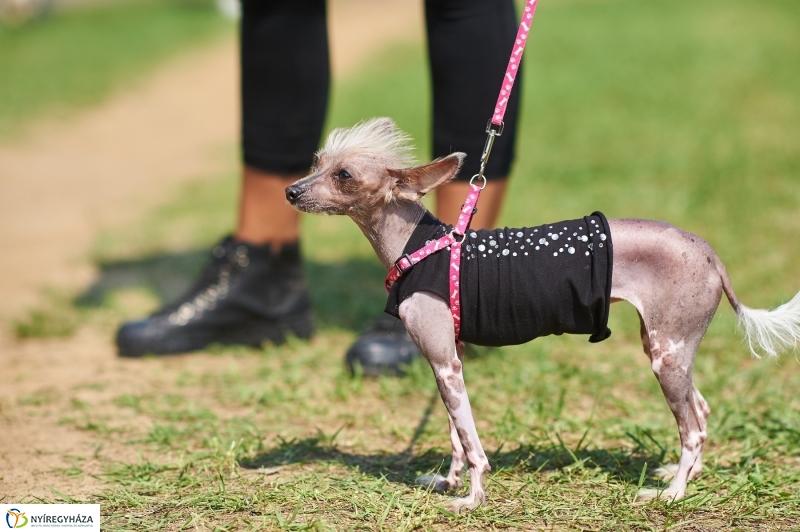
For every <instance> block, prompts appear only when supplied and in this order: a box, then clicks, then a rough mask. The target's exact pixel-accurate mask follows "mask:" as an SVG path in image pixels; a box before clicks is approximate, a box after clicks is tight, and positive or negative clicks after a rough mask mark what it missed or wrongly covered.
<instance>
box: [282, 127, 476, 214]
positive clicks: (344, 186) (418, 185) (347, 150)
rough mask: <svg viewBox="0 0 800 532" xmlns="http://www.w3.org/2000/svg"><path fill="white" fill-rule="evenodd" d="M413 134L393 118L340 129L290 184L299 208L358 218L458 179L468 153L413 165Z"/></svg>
mask: <svg viewBox="0 0 800 532" xmlns="http://www.w3.org/2000/svg"><path fill="white" fill-rule="evenodd" d="M412 151H413V148H412V147H411V144H410V139H409V137H408V135H406V134H405V133H403V132H402V131H400V130H399V129H397V126H396V125H395V123H394V122H393V121H392V120H391V119H389V118H374V119H372V120H367V121H365V122H361V123H360V124H357V125H355V126H353V127H352V128H349V129H341V128H340V129H335V130H334V131H332V132H331V134H330V135H329V136H328V139H327V140H326V141H325V146H324V147H323V148H322V149H321V150H320V151H319V152H317V154H316V157H315V161H314V165H313V167H312V168H311V173H310V174H309V175H308V176H306V177H304V178H302V179H300V180H299V181H297V182H296V183H294V184H293V185H291V186H289V187H287V188H286V199H287V200H288V201H289V203H291V204H292V205H293V206H294V207H295V208H296V209H298V210H301V211H304V212H310V213H320V214H346V215H348V216H351V217H353V218H358V217H360V216H361V215H363V214H366V213H367V212H369V211H372V210H374V209H376V208H381V207H382V206H383V205H386V204H387V203H391V202H398V201H418V200H419V199H420V198H421V197H422V196H424V195H425V194H426V193H427V192H430V191H431V190H433V189H434V188H436V187H437V186H439V185H441V184H442V183H445V182H447V181H449V180H450V179H452V178H453V177H454V176H455V175H456V174H457V173H458V170H459V168H460V167H461V163H462V161H463V160H464V157H465V155H464V154H463V153H453V154H451V155H448V156H447V157H443V158H441V159H437V160H436V161H433V162H432V163H429V164H426V165H423V166H412V164H413V157H412Z"/></svg>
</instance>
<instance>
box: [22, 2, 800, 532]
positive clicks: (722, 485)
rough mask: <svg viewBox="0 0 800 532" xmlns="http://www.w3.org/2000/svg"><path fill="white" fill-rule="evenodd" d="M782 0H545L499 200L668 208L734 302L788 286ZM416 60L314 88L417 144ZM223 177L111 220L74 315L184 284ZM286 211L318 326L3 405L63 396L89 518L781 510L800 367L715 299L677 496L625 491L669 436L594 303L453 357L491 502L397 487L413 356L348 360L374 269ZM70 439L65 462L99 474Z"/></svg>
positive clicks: (437, 526)
mask: <svg viewBox="0 0 800 532" xmlns="http://www.w3.org/2000/svg"><path fill="white" fill-rule="evenodd" d="M798 22H800V5H799V4H797V3H796V2H792V1H789V0H764V1H762V2H759V3H751V2H750V3H748V2H744V1H740V0H734V1H728V2H721V1H717V0H709V1H706V2H702V3H699V2H689V1H683V0H679V1H676V2H669V3H663V2H661V3H657V2H638V1H634V0H608V1H604V2H594V1H571V2H566V1H562V2H551V3H545V4H542V6H541V7H540V8H539V11H538V12H537V21H536V23H535V25H534V29H533V33H532V40H531V43H530V48H529V50H528V51H527V52H526V65H525V66H526V68H527V71H526V72H525V78H524V80H523V85H522V90H524V92H525V96H524V113H523V122H522V130H521V136H520V142H519V156H518V161H517V166H516V171H515V174H514V180H513V181H512V183H511V193H510V194H509V198H508V201H507V203H506V207H505V211H504V214H503V222H504V223H506V224H508V225H511V226H514V225H521V224H527V225H533V224H538V223H543V222H546V221H552V220H558V219H563V218H569V217H575V216H579V215H583V214H586V213H588V212H591V211H592V210H596V209H599V210H603V211H604V212H605V213H606V214H607V215H608V216H641V217H648V218H656V219H667V220H669V221H671V222H673V223H675V224H676V225H679V226H681V227H683V228H686V229H688V230H691V231H693V232H696V233H698V234H701V235H702V236H703V237H704V238H706V239H707V240H708V241H709V242H711V243H712V245H713V246H714V247H715V249H716V250H717V252H718V253H719V254H720V256H721V257H722V259H723V260H724V261H725V263H726V265H727V266H728V270H729V272H730V274H731V276H732V279H733V283H734V286H735V287H736V289H737V293H738V295H739V296H740V298H741V299H742V301H744V302H745V303H746V304H748V305H750V306H762V307H763V306H775V305H777V304H778V303H781V302H782V301H785V300H787V299H788V298H789V297H790V296H791V295H792V294H793V293H794V292H795V291H796V290H797V289H798V288H800V286H799V284H800V281H799V280H798V278H797V268H796V266H795V265H796V264H797V263H798V261H800V245H798V243H797V238H796V234H797V232H798V229H800V217H798V216H797V212H798V208H800V180H798V174H799V173H800V71H798V70H797V69H796V68H794V65H795V64H797V61H798V58H800V40H798V39H797V32H796V27H797V24H798ZM426 77H427V74H426V69H425V64H424V58H423V56H422V51H421V50H420V49H416V48H408V49H406V48H403V49H397V50H393V51H390V52H388V53H387V54H386V55H385V56H383V57H381V58H378V59H376V61H375V62H374V64H371V65H368V66H367V67H366V68H365V69H364V71H363V73H362V74H361V75H359V76H356V77H354V78H352V79H349V80H345V81H341V82H340V83H339V84H338V85H337V86H336V87H335V92H334V96H333V101H332V114H331V117H330V119H329V125H330V126H331V127H333V126H339V125H349V124H352V123H354V122H355V121H357V120H359V119H362V118H364V117H368V116H373V115H390V116H393V117H394V118H395V119H396V120H397V121H398V123H399V124H400V125H401V126H402V127H403V128H405V129H407V130H408V131H410V132H411V133H412V134H413V135H414V137H415V138H416V139H417V140H418V144H419V145H420V146H426V145H427V144H428V140H427V136H426V134H425V131H426V127H427V123H426V120H427V117H426V113H427V105H428V102H429V99H428V96H427V88H426ZM422 152H423V153H422V154H421V158H424V157H425V154H424V150H422ZM236 183H237V179H236V177H235V176H234V175H229V176H220V178H219V179H215V180H210V181H207V182H201V183H196V184H193V185H191V186H189V187H188V188H187V189H186V193H185V194H182V195H181V196H180V197H179V198H177V199H175V200H174V201H173V202H171V203H169V204H167V205H165V206H163V207H161V208H159V209H157V210H156V211H153V212H151V213H150V214H148V215H147V216H146V217H145V218H144V219H143V220H142V222H141V224H140V225H139V226H135V227H134V226H128V227H125V228H117V229H114V230H112V231H110V232H108V233H107V234H105V235H104V236H103V237H102V238H101V239H100V240H99V241H98V244H97V247H96V249H95V250H94V254H95V256H96V258H97V260H98V263H99V264H100V266H101V275H100V276H99V277H98V280H97V282H96V283H95V284H94V285H93V286H92V287H90V288H89V289H87V291H86V292H85V293H84V294H82V297H81V298H79V299H80V302H81V304H82V305H85V306H88V307H89V309H88V310H82V312H87V313H88V314H89V315H91V316H94V317H93V318H92V317H90V318H88V323H89V325H88V326H95V327H100V328H103V329H104V330H107V331H108V332H109V333H110V332H111V331H113V328H114V326H115V324H116V323H117V321H118V320H119V319H121V318H123V317H129V316H133V315H137V314H138V313H141V312H143V311H144V310H145V309H146V308H148V307H150V308H152V307H155V306H157V305H158V304H159V301H161V300H162V299H169V298H170V297H172V296H174V295H175V293H177V292H178V291H180V288H181V283H184V285H185V284H186V283H188V282H189V279H190V278H191V275H192V272H193V271H196V269H197V268H198V267H199V265H200V264H201V263H202V260H203V257H204V252H202V251H198V250H202V249H204V248H207V247H208V246H209V245H210V244H211V243H212V242H213V241H214V240H215V239H216V238H217V237H218V236H219V235H220V234H221V233H222V232H223V231H224V230H225V229H226V228H230V226H231V223H232V220H233V219H234V216H233V209H234V206H235V201H234V198H235V194H236ZM303 224H304V233H303V235H304V244H305V249H306V254H307V257H308V272H309V279H310V283H311V289H312V297H313V300H314V306H315V310H316V312H317V317H318V322H319V326H320V331H319V333H318V334H317V335H316V336H315V338H314V339H313V340H312V341H310V342H307V343H304V342H300V341H291V342H289V343H288V344H286V345H283V346H278V347H267V348H265V349H263V350H247V349H236V348H231V349H212V350H211V353H210V354H199V355H192V357H191V359H186V363H185V364H181V363H180V361H175V360H174V359H173V360H164V361H161V360H155V361H142V362H140V363H139V364H141V368H144V369H142V370H141V371H143V372H147V371H152V373H153V375H152V377H151V378H148V379H143V380H142V381H141V382H138V383H137V388H136V390H135V391H126V392H117V391H115V390H108V389H104V385H103V381H102V380H101V379H100V378H99V377H98V379H97V381H96V385H97V386H98V387H99V388H101V389H104V391H103V393H102V394H100V393H99V392H98V395H97V396H88V395H86V394H85V393H84V392H83V391H82V390H77V389H76V390H74V391H73V393H72V394H70V393H67V394H61V395H59V394H54V393H52V391H47V390H44V391H42V392H41V393H39V394H34V395H31V396H29V397H26V398H25V399H24V401H22V402H21V404H20V405H18V406H19V408H20V409H22V412H21V413H22V414H24V413H25V412H30V413H31V414H34V413H35V412H36V408H42V406H41V405H48V406H49V407H51V408H59V407H60V408H61V412H63V414H62V415H63V419H62V423H63V424H64V425H66V426H70V427H74V428H75V429H76V430H83V431H86V432H87V433H89V434H92V435H93V436H92V437H93V438H94V439H95V441H96V442H97V445H98V446H100V447H103V448H105V449H109V451H104V452H101V453H100V457H101V464H102V472H101V473H100V474H99V475H98V476H99V478H101V479H102V480H103V481H105V482H107V484H106V486H107V487H106V488H105V489H104V490H102V491H101V492H99V493H97V494H96V495H95V496H93V497H91V500H92V501H93V502H100V503H101V504H102V509H103V527H104V529H105V530H141V529H151V530H183V529H200V530H262V529H275V530H278V529H280V530H284V529H289V530H364V529H366V530H451V529H455V530H497V529H524V530H539V529H542V530H593V531H594V530H598V531H599V530H614V531H617V530H637V531H638V530H659V531H660V530H712V529H713V530H797V529H800V510H799V509H800V430H798V427H800V399H798V397H797V390H798V389H799V388H800V370H798V366H797V362H796V360H794V359H793V358H792V357H791V356H787V357H785V358H784V359H783V360H782V361H781V362H780V363H775V362H771V361H758V360H752V359H750V358H749V355H748V354H747V350H746V348H745V347H744V346H743V345H742V344H741V341H740V339H739V337H738V336H737V335H736V333H735V327H734V316H733V313H732V312H731V311H730V309H729V308H728V307H727V305H726V304H723V305H722V307H721V309H720V311H719V312H718V315H717V316H716V318H715V319H714V321H713V323H712V325H711V328H710V329H709V332H708V334H707V336H706V339H705V341H704V343H703V345H702V346H701V349H700V353H699V355H698V358H697V363H696V367H695V380H696V382H697V384H698V387H699V388H700V390H702V392H703V394H704V396H705V397H706V399H708V401H709V403H710V405H711V408H712V416H711V419H710V422H709V431H708V432H709V441H708V443H707V446H706V449H705V455H704V459H705V472H704V475H703V477H702V478H701V479H699V480H698V481H695V482H692V483H691V484H690V487H689V492H688V497H687V498H686V499H684V500H682V501H679V502H677V503H673V504H667V503H661V502H654V503H648V504H639V503H636V502H635V501H634V494H635V492H636V491H637V489H638V488H639V487H641V486H647V487H657V486H660V485H662V484H660V483H659V481H658V480H656V479H655V478H654V477H653V474H652V473H653V470H654V469H655V468H656V467H658V466H659V465H661V464H663V463H668V462H674V461H675V460H676V459H677V452H678V439H677V430H676V428H675V422H674V420H673V418H672V416H671V415H670V413H669V410H668V409H667V407H666V405H665V404H664V399H663V396H662V394H661V392H660V390H659V388H658V384H657V382H656V381H655V379H654V378H653V377H652V376H651V373H650V371H649V367H648V363H647V361H646V359H645V357H644V355H643V354H642V352H641V345H640V343H639V340H638V322H637V319H636V315H635V311H634V310H633V309H632V308H631V307H630V306H624V305H615V306H614V307H613V310H612V316H611V323H610V326H611V329H612V330H613V331H614V334H613V336H612V337H611V338H610V339H609V340H607V341H606V342H603V343H601V344H598V345H592V346H590V345H589V344H588V343H587V342H586V341H585V338H582V337H550V338H543V339H539V340H537V341H535V342H533V343H531V344H527V345H524V346H517V347H509V348H503V349H501V350H497V349H475V350H474V351H473V352H472V353H471V355H470V357H469V360H468V362H467V364H466V378H467V385H468V388H469V391H470V397H471V400H472V403H473V408H474V410H475V416H476V420H477V423H478V428H479V431H480V433H481V435H482V439H483V443H484V445H485V447H486V449H487V452H488V453H489V455H490V462H491V464H492V467H493V471H492V473H491V475H490V477H489V479H488V488H487V493H488V498H489V505H488V506H487V507H484V508H481V509H479V510H477V511H475V512H473V513H470V514H467V515H461V516H454V515H451V514H449V513H447V512H446V511H444V510H443V509H442V506H443V503H444V501H445V500H446V498H445V497H442V496H439V495H435V494H432V493H429V492H427V491H425V490H422V489H419V488H417V487H415V486H414V485H413V479H414V478H415V477H416V476H417V475H419V474H422V473H427V472H430V471H434V470H440V469H446V468H447V466H448V465H449V456H448V455H449V442H448V438H447V433H446V430H445V428H446V414H445V411H444V409H443V407H442V406H441V404H440V401H439V400H438V398H437V397H436V390H435V384H434V382H432V381H433V379H431V378H430V371H429V370H428V369H427V368H425V367H424V366H423V365H422V364H417V365H414V366H412V367H411V368H410V374H409V376H408V377H407V378H405V379H399V380H398V379H379V380H375V381H372V380H365V379H361V378H359V377H356V378H350V377H349V376H348V375H347V374H346V373H345V371H344V369H343V368H342V365H341V356H342V353H343V352H344V351H345V349H346V348H347V346H348V345H349V344H350V343H351V342H352V341H353V339H354V338H355V335H356V331H357V330H358V329H359V328H360V327H361V326H362V324H364V323H365V321H366V320H368V319H370V318H371V317H372V316H375V315H376V314H377V313H378V312H379V311H380V309H381V308H382V305H383V297H384V296H383V294H382V288H381V278H382V272H381V270H380V266H379V265H377V263H376V261H375V260H374V258H372V252H371V250H370V249H369V246H368V244H367V243H366V241H365V240H364V239H363V237H362V236H361V235H360V234H359V232H358V230H357V229H356V228H355V227H354V226H353V224H352V223H351V222H350V221H349V220H346V219H339V218H322V217H316V218H314V217H307V218H305V219H304V221H303ZM109 396H110V399H109V398H108V397H109ZM87 397H89V398H87ZM91 397H95V399H91ZM98 448H99V447H98ZM112 451H113V452H112ZM79 458H80V459H78V460H76V461H75V463H74V464H73V466H72V467H70V468H69V469H68V470H65V472H64V474H65V475H68V476H69V477H70V478H72V477H75V478H81V476H82V475H89V474H92V473H90V468H89V467H88V466H87V465H86V463H88V462H89V461H91V459H92V458H91V457H88V456H86V457H79ZM64 497H68V495H64V496H61V498H64ZM58 498H59V497H57V496H54V500H56V499H58Z"/></svg>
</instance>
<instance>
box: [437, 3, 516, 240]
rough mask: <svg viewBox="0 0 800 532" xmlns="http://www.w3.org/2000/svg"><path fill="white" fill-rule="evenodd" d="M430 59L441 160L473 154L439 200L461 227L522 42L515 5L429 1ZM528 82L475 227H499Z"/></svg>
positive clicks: (492, 162)
mask: <svg viewBox="0 0 800 532" xmlns="http://www.w3.org/2000/svg"><path fill="white" fill-rule="evenodd" d="M425 16H426V23H427V27H428V52H429V55H430V63H431V78H432V80H433V155H434V157H441V156H444V155H447V154H449V153H451V152H453V151H463V152H465V153H466V154H467V158H466V161H465V162H464V166H463V168H462V170H461V172H460V174H459V176H458V178H457V181H454V182H452V183H448V184H447V185H445V186H443V187H440V188H439V189H438V190H437V191H436V193H437V196H436V215H437V216H438V217H439V218H440V219H441V220H442V221H444V222H446V223H451V224H454V223H455V221H456V220H457V218H458V212H459V208H460V207H461V205H462V204H463V203H464V198H465V197H466V195H467V190H468V189H469V187H468V184H467V183H468V182H469V179H470V178H471V177H472V176H473V175H475V174H476V173H478V168H479V166H480V156H481V153H482V151H483V146H484V143H485V140H486V134H485V133H484V131H485V129H486V123H487V121H488V120H489V119H490V118H491V116H492V112H493V111H494V104H495V102H496V101H497V95H498V92H499V90H500V85H501V83H502V81H503V76H504V74H505V69H506V65H507V64H508V59H509V56H510V53H511V49H512V46H513V44H514V38H515V37H516V31H517V21H516V16H515V14H514V4H513V1H512V0H426V2H425ZM520 81H521V80H520V78H517V86H516V87H515V88H514V92H513V93H512V95H511V98H510V101H509V104H508V110H507V111H506V116H505V129H504V132H503V135H502V136H501V137H499V138H497V139H496V141H495V144H494V149H493V150H492V156H491V158H490V159H489V163H488V165H487V167H486V172H485V174H486V177H487V178H488V185H487V187H486V188H485V189H484V191H483V193H482V194H481V199H480V202H479V204H478V212H477V213H476V215H475V217H474V218H473V221H472V226H473V227H475V228H482V227H486V228H493V227H494V226H495V223H496V222H497V217H498V215H499V213H500V208H501V207H502V204H503V197H504V194H505V189H506V186H505V180H506V178H507V177H508V175H509V172H510V170H511V163H512V160H513V158H514V144H515V137H516V125H517V116H518V114H519V94H520V87H519V82H520Z"/></svg>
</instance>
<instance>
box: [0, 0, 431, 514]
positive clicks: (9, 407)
mask: <svg viewBox="0 0 800 532" xmlns="http://www.w3.org/2000/svg"><path fill="white" fill-rule="evenodd" d="M420 4H421V2H417V1H414V0H404V1H402V2H398V1H385V0H380V1H376V0H335V1H332V2H330V7H329V9H330V26H331V39H332V59H333V68H334V74H335V75H338V76H341V75H347V73H348V72H350V71H352V70H354V69H356V68H357V67H358V66H359V64H360V63H361V62H362V61H363V60H364V59H366V58H367V57H369V56H370V55H372V54H374V53H377V52H379V51H380V50H381V49H382V48H383V47H384V46H386V45H388V44H391V43H394V42H397V41H401V40H409V39H416V40H419V39H420V38H421V35H422V14H421V10H420V9H421V6H420ZM236 80H237V58H236V45H235V42H234V39H232V38H228V39H226V40H224V42H217V43H216V44H214V45H212V46H209V47H205V48H204V49H201V50H196V51H195V52H194V53H192V54H190V55H185V56H182V57H179V58H175V59H173V60H171V61H170V62H169V64H166V65H164V66H163V67H162V68H161V69H160V70H159V71H158V72H156V73H154V74H152V75H150V76H149V77H148V79H144V80H141V81H140V83H139V84H138V86H136V87H134V88H130V89H128V90H125V91H122V92H118V93H117V94H116V95H114V96H113V97H111V98H109V99H108V100H107V101H106V102H105V103H104V104H102V105H100V106H99V107H97V108H95V109H92V110H90V111H88V112H85V113H82V114H80V115H77V116H73V118H72V119H71V120H69V121H68V122H45V123H38V124H32V125H31V126H30V127H29V128H28V129H27V130H26V132H25V133H24V134H23V135H21V136H20V137H19V138H17V139H15V140H14V141H13V142H10V143H6V144H4V145H0V249H2V250H3V259H2V261H0V294H2V297H0V323H1V324H2V327H0V361H2V366H3V371H2V384H0V500H4V501H5V502H14V501H21V500H23V499H29V498H30V497H36V496H40V497H48V498H52V497H53V492H52V491H51V490H52V489H55V490H58V491H59V492H62V493H64V494H67V495H69V496H72V497H78V498H80V497H85V496H88V495H90V494H91V493H94V492H96V491H98V490H99V489H101V488H102V482H101V481H100V480H98V479H97V478H95V477H92V476H91V475H86V474H84V475H82V476H80V477H79V478H74V477H71V476H69V475H68V474H66V473H65V472H66V471H68V470H69V468H70V464H71V463H72V462H73V461H74V460H76V459H77V457H81V460H82V465H81V467H82V468H83V470H84V472H86V473H92V472H96V471H98V470H99V460H100V459H101V458H103V459H113V460H125V459H127V458H135V457H130V456H126V453H127V454H130V453H132V452H135V451H134V450H132V449H131V448H130V447H129V446H119V448H95V447H93V444H92V440H91V438H90V437H89V436H88V435H87V433H86V432H84V431H79V430H76V429H75V428H74V427H73V426H71V425H69V426H68V425H65V424H63V423H60V421H61V420H62V419H63V418H64V417H65V416H68V415H69V413H68V412H65V411H64V407H63V404H64V403H63V398H64V397H65V396H67V395H68V396H70V397H72V398H75V399H78V400H87V401H89V402H91V403H94V404H102V403H103V402H104V400H107V399H110V398H111V397H112V395H117V394H119V393H124V392H125V391H126V390H136V391H139V392H141V391H143V390H147V389H152V390H157V389H158V387H159V383H160V382H163V381H164V380H166V379H169V380H173V378H174V377H171V376H174V375H175V374H177V373H178V372H180V369H181V367H182V366H183V365H184V364H185V363H186V359H169V360H137V361H127V360H120V359H119V358H117V357H116V354H115V351H114V346H113V344H112V341H111V339H110V338H109V337H108V335H107V334H105V333H102V332H100V331H97V330H94V329H92V328H91V327H84V328H82V329H81V330H79V331H78V333H77V334H76V335H75V336H73V337H71V338H67V339H55V340H24V341H21V340H18V339H16V338H14V336H13V334H12V327H11V325H10V323H11V321H12V320H13V319H14V318H16V317H18V316H19V315H20V314H21V313H23V312H24V311H25V309H26V308H29V307H30V306H32V305H35V304H37V301H38V300H39V298H40V297H41V289H42V287H43V286H55V287H62V288H68V289H69V288H80V287H81V286H85V285H87V284H88V283H90V282H91V281H92V279H93V276H94V275H95V274H96V272H95V271H94V269H93V266H92V264H91V262H90V261H89V259H88V252H89V250H90V249H91V246H92V244H93V242H94V241H95V239H96V238H97V235H98V233H99V232H100V231H101V230H102V229H103V228H104V227H108V226H110V225H118V224H120V223H125V222H128V221H130V222H135V220H136V218H137V215H138V214H139V213H141V212H142V211H143V209H146V208H147V207H149V206H152V205H155V204H158V203H159V202H162V201H164V200H165V199H167V198H169V197H170V194H173V193H174V192H175V190H176V187H177V185H178V184H179V183H181V182H185V181H188V180H192V179H201V178H203V177H205V176H211V175H215V174H219V173H220V172H221V171H225V170H228V171H230V169H231V168H232V167H233V165H235V164H236V161H235V160H234V159H233V158H232V157H231V153H234V151H233V150H232V147H233V146H235V145H236V139H237V127H238V98H237V81H236ZM191 364H192V366H193V368H195V369H197V368H198V366H202V365H207V366H208V369H209V370H211V369H213V368H214V366H215V365H221V364H224V362H222V361H220V360H219V357H212V356H206V355H202V354H201V355H196V356H193V357H192V360H191ZM98 381H102V382H103V383H104V385H103V386H102V387H98V386H97V385H96V383H97V382H98ZM112 392H113V393H112ZM31 402H33V403H36V404H37V405H38V408H36V409H35V410H27V411H26V413H21V412H20V410H19V409H18V408H17V406H18V405H20V404H21V403H25V404H31ZM34 412H35V413H34ZM87 456H88V457H94V460H95V463H92V459H89V462H88V463H87V462H86V460H85V457H87Z"/></svg>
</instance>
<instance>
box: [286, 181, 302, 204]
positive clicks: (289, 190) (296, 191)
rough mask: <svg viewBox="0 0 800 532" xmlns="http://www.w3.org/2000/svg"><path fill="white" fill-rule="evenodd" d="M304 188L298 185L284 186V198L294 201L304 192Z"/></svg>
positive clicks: (290, 201)
mask: <svg viewBox="0 0 800 532" xmlns="http://www.w3.org/2000/svg"><path fill="white" fill-rule="evenodd" d="M305 191H306V189H304V188H303V187H298V186H297V185H289V186H288V187H286V199H287V200H288V201H289V203H294V202H295V201H297V200H298V198H300V196H302V195H303V194H304V193H305Z"/></svg>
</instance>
